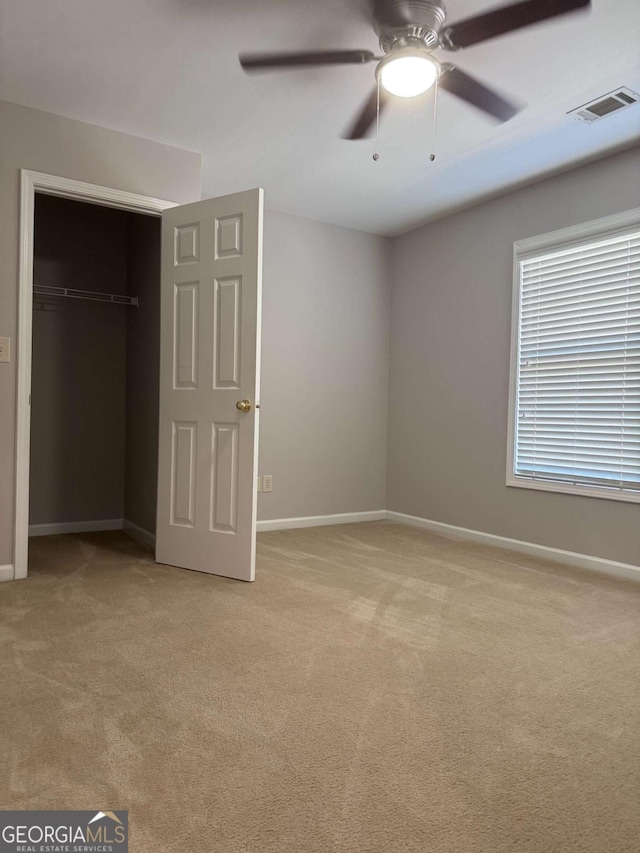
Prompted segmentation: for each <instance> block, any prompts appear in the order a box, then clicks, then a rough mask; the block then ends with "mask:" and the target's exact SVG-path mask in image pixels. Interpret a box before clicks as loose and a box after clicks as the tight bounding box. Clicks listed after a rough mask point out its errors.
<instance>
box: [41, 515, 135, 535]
mask: <svg viewBox="0 0 640 853" xmlns="http://www.w3.org/2000/svg"><path fill="white" fill-rule="evenodd" d="M122 524H123V521H122V519H121V518H100V519H98V520H96V521H60V522H54V523H52V524H30V525H29V536H58V535H59V534H61V533H96V532H98V531H101V530H122Z"/></svg>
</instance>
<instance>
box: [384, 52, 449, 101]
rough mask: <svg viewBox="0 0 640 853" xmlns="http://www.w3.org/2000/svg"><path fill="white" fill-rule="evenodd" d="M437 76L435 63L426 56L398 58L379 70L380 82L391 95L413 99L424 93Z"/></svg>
mask: <svg viewBox="0 0 640 853" xmlns="http://www.w3.org/2000/svg"><path fill="white" fill-rule="evenodd" d="M436 76H437V70H436V66H435V63H433V62H432V61H431V60H430V59H428V58H427V57H426V56H398V57H397V58H396V59H391V60H390V61H389V62H386V63H385V64H384V65H383V66H382V67H381V68H380V82H381V83H382V85H383V86H384V88H385V89H386V90H387V92H390V93H391V94H392V95H398V96H399V97H401V98H413V97H415V96H416V95H421V94H422V93H423V92H426V91H427V89H429V88H430V87H431V86H433V84H434V83H435V79H436Z"/></svg>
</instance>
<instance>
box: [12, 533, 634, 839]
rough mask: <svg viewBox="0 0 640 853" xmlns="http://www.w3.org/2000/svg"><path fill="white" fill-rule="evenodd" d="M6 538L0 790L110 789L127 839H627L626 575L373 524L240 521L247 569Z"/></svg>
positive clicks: (88, 798)
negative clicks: (259, 527) (20, 569)
mask: <svg viewBox="0 0 640 853" xmlns="http://www.w3.org/2000/svg"><path fill="white" fill-rule="evenodd" d="M31 556H32V559H31V577H30V578H29V579H28V580H26V581H20V582H17V583H13V584H9V583H7V584H2V585H0V806H1V807H2V808H32V809H35V808H83V809H105V808H109V809H126V808H128V809H129V820H130V827H131V850H133V851H134V853H164V851H167V853H174V851H175V853H188V851H192V850H193V851H196V850H197V851H204V853H209V851H216V853H227V852H228V853H231V851H234V853H235V851H243V853H268V851H277V853H290V852H291V853H314V851H323V853H324V852H325V851H357V853H360V851H380V853H391V852H392V851H420V853H440V851H447V853H475V851H482V853H503V851H504V853H506V851H509V853H512V852H513V851H528V853H533V851H535V853H560V852H561V851H571V853H574V851H575V853H590V851H598V853H620V852H621V851H638V850H640V710H639V708H640V702H639V699H640V679H639V676H640V653H639V645H638V643H639V638H640V606H639V605H640V585H634V584H633V583H631V582H625V581H616V580H611V579H606V578H601V577H598V576H597V575H594V574H591V573H586V572H580V571H578V570H571V569H567V568H563V567H560V566H556V565H553V564H549V563H544V562H542V561H537V560H535V559H530V558H524V557H521V556H518V555H515V554H510V553H508V552H504V551H498V550H493V549H489V548H481V547H478V546H476V545H470V544H464V543H459V542H454V541H451V540H447V539H442V538H439V537H436V536H433V535H430V534H426V533H423V532H421V531H417V530H412V529H410V528H405V527H398V526H394V525H392V524H389V523H385V522H379V523H377V522H376V523H372V524H361V525H349V526H342V527H333V528H315V529H310V530H295V531H283V532H276V533H266V534H261V535H260V537H259V562H258V572H257V577H258V580H257V581H256V583H255V584H243V583H238V582H235V581H230V580H223V579H219V578H215V577H211V576H207V575H201V574H197V573H194V572H187V571H181V570H179V569H172V568H168V567H165V566H157V565H155V564H154V563H153V562H152V560H151V558H150V556H149V555H148V553H147V552H145V551H144V550H143V549H142V548H141V547H139V546H138V545H136V544H134V543H132V542H131V541H130V540H129V539H127V537H125V536H124V535H122V534H119V533H116V534H92V535H85V536H60V537H51V538H47V539H36V540H32V542H31Z"/></svg>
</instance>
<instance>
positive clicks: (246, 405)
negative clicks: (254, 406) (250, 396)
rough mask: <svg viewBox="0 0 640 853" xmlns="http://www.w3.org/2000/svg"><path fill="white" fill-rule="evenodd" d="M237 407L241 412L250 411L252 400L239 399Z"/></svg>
mask: <svg viewBox="0 0 640 853" xmlns="http://www.w3.org/2000/svg"><path fill="white" fill-rule="evenodd" d="M236 409H238V410H239V411H240V412H250V411H251V400H238V402H237V403H236Z"/></svg>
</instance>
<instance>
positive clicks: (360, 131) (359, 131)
mask: <svg viewBox="0 0 640 853" xmlns="http://www.w3.org/2000/svg"><path fill="white" fill-rule="evenodd" d="M388 100H389V99H388V97H387V94H386V92H385V91H384V89H382V87H381V88H380V115H382V111H383V110H384V108H385V106H386V104H387V103H388ZM377 111H378V87H377V86H376V88H375V89H374V90H373V91H372V92H371V94H370V95H369V97H368V98H367V100H366V101H365V103H364V106H363V107H362V109H361V110H360V114H359V115H358V118H357V119H356V120H355V121H354V123H353V124H352V125H351V130H349V132H348V133H345V134H344V136H343V139H363V138H364V137H365V136H366V135H367V133H368V132H369V130H371V128H372V127H373V125H374V124H375V120H376V113H377Z"/></svg>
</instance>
